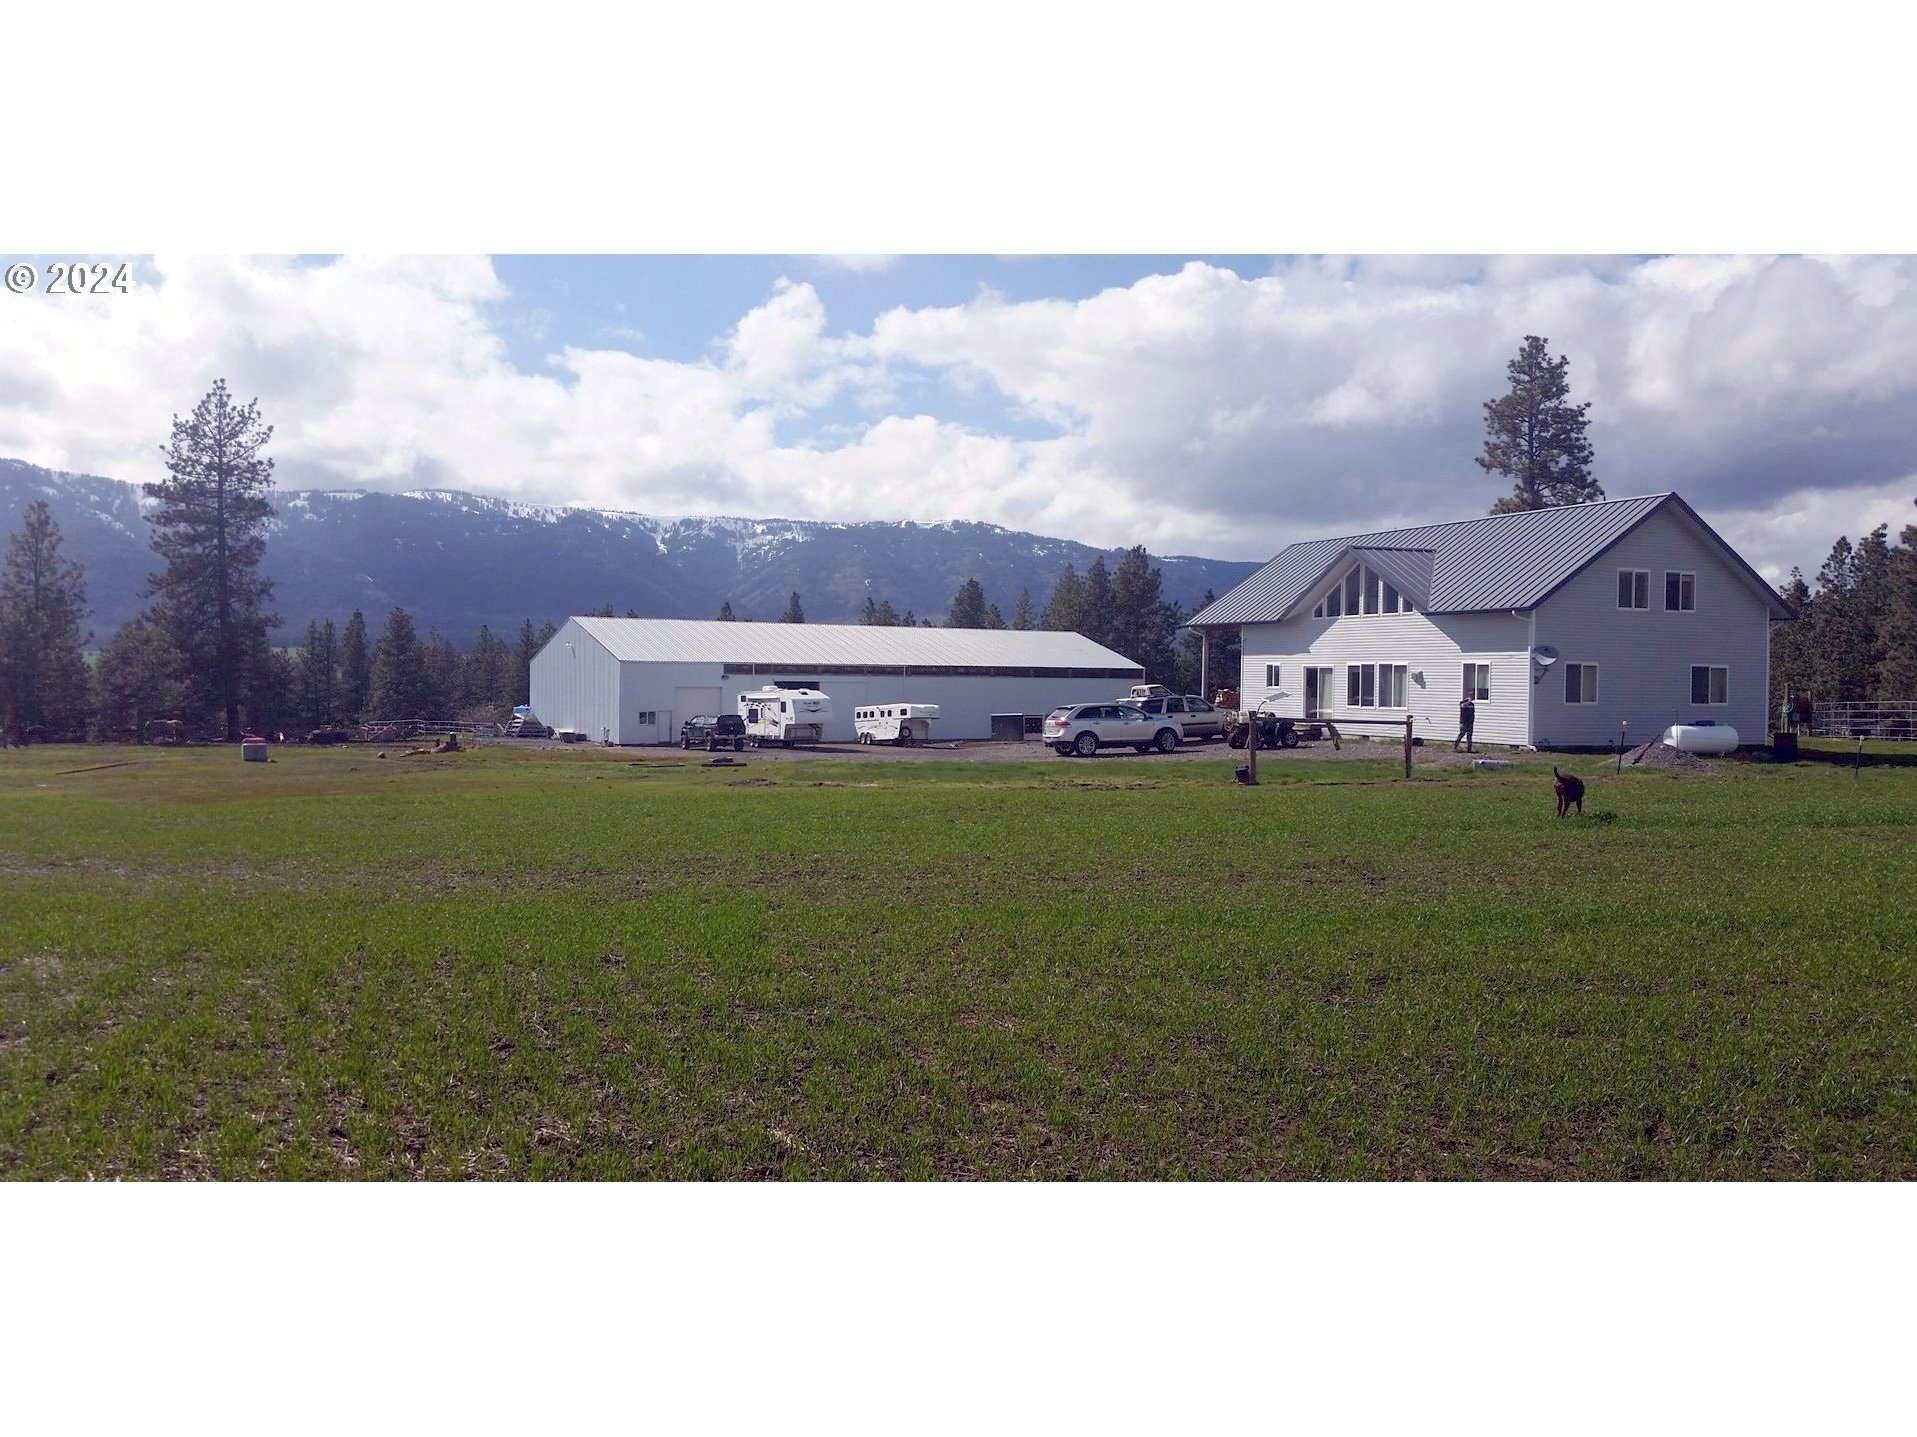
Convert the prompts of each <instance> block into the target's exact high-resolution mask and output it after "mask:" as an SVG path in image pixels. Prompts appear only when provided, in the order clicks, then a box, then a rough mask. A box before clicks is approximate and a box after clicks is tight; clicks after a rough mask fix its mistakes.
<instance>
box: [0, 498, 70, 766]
mask: <svg viewBox="0 0 1917 1437" xmlns="http://www.w3.org/2000/svg"><path fill="white" fill-rule="evenodd" d="M86 611H87V599H86V571H85V570H84V569H82V568H81V567H80V565H78V564H76V563H74V562H73V561H72V560H70V559H65V558H62V557H61V555H60V526H59V525H57V524H55V523H54V522H53V513H52V511H51V510H50V509H48V508H47V505H46V501H45V500H43V499H35V500H34V501H33V502H32V503H31V504H29V505H27V508H26V512H25V513H24V514H23V515H22V516H21V524H20V528H19V529H18V530H16V531H15V532H14V535H13V538H12V540H11V541H10V542H9V543H8V545H7V561H6V568H5V570H4V571H0V724H4V725H5V730H6V732H7V733H8V734H10V735H13V736H15V737H16V738H17V737H19V736H20V735H22V734H23V733H24V732H25V731H26V730H27V729H39V730H42V731H44V732H45V733H46V735H47V736H48V737H49V738H83V737H85V735H86V729H87V710H88V708H89V706H90V705H89V700H90V698H91V694H90V692H89V688H88V682H89V681H88V675H87V666H86V658H85V656H84V654H83V653H82V650H84V649H85V647H86V644H87V640H88V638H90V637H91V635H82V633H81V632H80V625H81V622H82V621H83V620H84V619H85V617H86Z"/></svg>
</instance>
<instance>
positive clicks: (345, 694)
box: [333, 609, 373, 724]
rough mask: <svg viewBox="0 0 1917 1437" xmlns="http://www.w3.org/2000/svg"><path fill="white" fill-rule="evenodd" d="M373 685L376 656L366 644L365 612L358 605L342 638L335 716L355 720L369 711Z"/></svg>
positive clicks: (352, 722) (344, 720)
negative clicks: (367, 703) (368, 703)
mask: <svg viewBox="0 0 1917 1437" xmlns="http://www.w3.org/2000/svg"><path fill="white" fill-rule="evenodd" d="M372 688H373V656H372V654H371V652H370V651H369V650H368V648H367V645H366V615H364V614H362V613H361V612H360V611H359V610H358V609H355V610H353V617H352V618H350V619H348V620H347V621H346V632H345V633H343V634H341V635H340V641H339V703H338V706H337V710H336V712H335V713H334V714H333V717H334V718H336V719H339V720H340V721H341V722H344V723H349V724H356V723H358V722H359V721H360V720H361V719H362V718H364V717H365V715H366V700H367V698H368V696H369V695H370V694H371V693H372Z"/></svg>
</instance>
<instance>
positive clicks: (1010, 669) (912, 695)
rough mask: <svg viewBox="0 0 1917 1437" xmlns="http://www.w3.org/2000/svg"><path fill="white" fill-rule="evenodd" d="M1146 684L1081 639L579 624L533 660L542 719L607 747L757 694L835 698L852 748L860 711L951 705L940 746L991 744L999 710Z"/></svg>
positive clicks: (834, 727)
mask: <svg viewBox="0 0 1917 1437" xmlns="http://www.w3.org/2000/svg"><path fill="white" fill-rule="evenodd" d="M1143 675H1144V670H1143V669H1142V668H1141V667H1140V666H1139V665H1138V664H1136V663H1134V662H1132V660H1130V659H1128V658H1126V657H1125V656H1124V655H1123V654H1116V653H1113V652H1112V651H1111V650H1110V649H1108V648H1105V647H1104V646H1103V645H1100V644H1095V643H1093V642H1092V641H1091V640H1090V639H1088V638H1085V637H1084V636H1082V635H1080V634H1071V633H1052V632H1048V631H1037V630H1023V631H1021V630H1013V629H922V628H911V629H907V628H881V627H877V626H872V627H867V626H865V625H860V624H745V623H725V622H720V621H717V620H704V619H596V618H571V619H568V620H566V622H565V623H564V624H563V625H562V626H561V627H560V629H559V632H558V633H556V634H554V635H553V637H552V641H551V642H550V643H548V644H547V645H546V647H545V648H543V649H541V650H540V651H539V652H538V653H537V654H536V655H534V657H533V661H532V709H533V712H534V713H536V714H537V715H538V716H539V719H540V721H541V722H543V723H546V724H550V725H551V726H552V727H553V728H556V729H570V730H572V731H573V732H576V733H582V734H584V735H586V737H587V738H588V739H590V740H594V741H598V740H601V739H610V740H611V741H612V742H613V743H619V744H646V743H671V742H675V741H676V740H677V738H678V734H679V725H680V723H681V722H683V721H684V720H686V719H688V718H691V717H693V716H694V715H696V714H712V713H736V712H737V711H738V699H739V695H740V694H741V693H744V692H746V691H747V690H750V689H763V688H814V689H820V690H823V691H824V692H825V693H826V694H828V695H830V696H831V699H832V722H831V724H830V725H829V726H828V727H827V729H826V737H827V739H829V740H842V741H846V742H850V741H851V740H852V739H853V738H854V737H855V733H854V730H853V727H852V711H853V710H854V709H855V708H858V707H860V706H861V705H866V704H882V703H930V704H937V705H938V706H939V718H938V721H937V723H935V724H934V725H933V727H932V737H933V738H934V740H937V739H985V738H990V737H991V736H992V715H994V714H1012V713H1044V712H1047V711H1048V710H1050V709H1053V708H1056V707H1057V706H1058V705H1060V704H1067V703H1085V702H1091V701H1095V700H1098V699H1114V698H1118V697H1119V696H1121V695H1122V694H1123V693H1124V692H1125V690H1126V689H1127V688H1128V687H1130V686H1131V685H1132V684H1135V683H1137V682H1139V681H1140V679H1141V678H1142V677H1143Z"/></svg>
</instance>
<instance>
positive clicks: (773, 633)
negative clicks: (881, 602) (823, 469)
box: [572, 617, 1139, 669]
mask: <svg viewBox="0 0 1917 1437" xmlns="http://www.w3.org/2000/svg"><path fill="white" fill-rule="evenodd" d="M572 622H573V623H576V624H578V625H579V627H580V628H582V629H584V630H585V631H586V632H587V633H588V634H590V635H592V637H593V638H594V639H596V640H598V641H599V642H600V643H601V644H603V645H605V647H606V651H607V652H608V653H610V654H611V655H612V656H613V657H614V658H616V659H619V660H622V661H628V660H630V661H637V662H651V663H665V664H704V663H714V662H720V663H741V664H789V665H791V666H792V667H793V668H803V667H805V666H807V665H810V664H859V665H871V666H873V667H885V668H891V667H894V666H897V667H899V668H1035V669H1136V668H1138V667H1139V664H1138V662H1137V661H1136V660H1134V659H1128V658H1126V657H1125V656H1124V655H1123V654H1118V653H1114V652H1112V650H1110V649H1108V648H1106V647H1105V646H1104V645H1103V644H1095V643H1093V642H1092V641H1091V640H1090V639H1088V638H1086V637H1085V636H1084V635H1083V634H1073V633H1055V632H1053V631H1051V630H1047V629H922V628H910V629H908V628H902V627H899V628H891V627H882V626H880V625H876V624H873V625H866V624H749V623H728V622H723V621H721V620H717V619H595V618H580V617H575V618H574V619H573V620H572Z"/></svg>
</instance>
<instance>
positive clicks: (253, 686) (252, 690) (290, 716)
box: [242, 634, 299, 737]
mask: <svg viewBox="0 0 1917 1437" xmlns="http://www.w3.org/2000/svg"><path fill="white" fill-rule="evenodd" d="M297 683H298V672H297V670H296V669H295V667H294V664H293V657H292V655H291V654H288V653H286V652H285V651H284V650H282V649H276V648H273V647H272V646H271V645H269V644H268V643H267V642H266V637H265V635H264V634H262V635H261V636H260V637H259V639H258V641H257V642H256V643H254V644H252V645H251V646H250V647H249V648H248V649H247V654H246V685H245V694H246V698H245V701H244V705H243V710H242V711H243V712H244V713H245V715H246V731H247V732H248V733H257V734H265V735H267V736H268V737H273V736H276V735H280V734H284V733H285V732H286V730H287V729H289V728H294V729H297V728H298V727H299V723H298V720H297V719H296V718H295V717H294V690H295V688H296V686H297Z"/></svg>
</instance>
